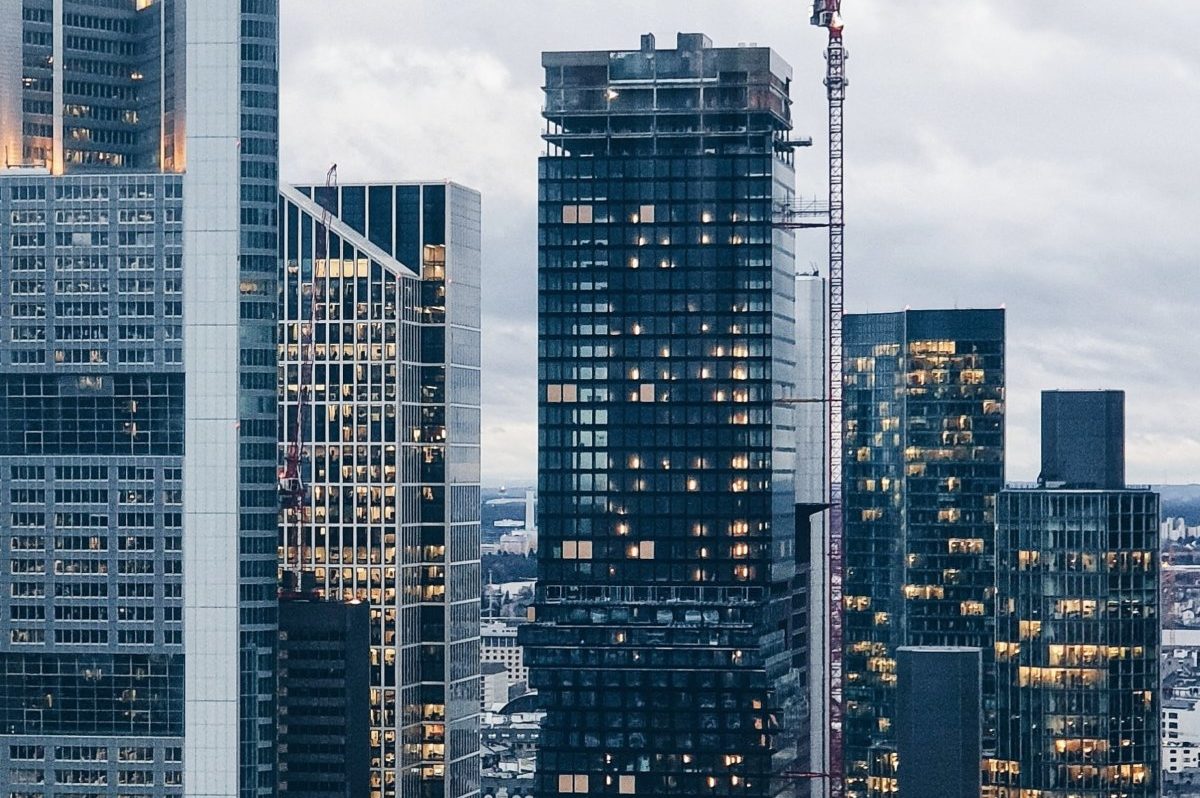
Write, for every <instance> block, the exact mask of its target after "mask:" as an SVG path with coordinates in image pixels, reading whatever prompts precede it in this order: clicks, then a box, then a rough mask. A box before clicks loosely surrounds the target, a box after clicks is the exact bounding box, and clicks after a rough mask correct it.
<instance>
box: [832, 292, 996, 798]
mask: <svg viewBox="0 0 1200 798" xmlns="http://www.w3.org/2000/svg"><path fill="white" fill-rule="evenodd" d="M845 347H846V349H845V418H846V450H845V461H846V467H845V502H846V505H845V512H846V515H845V524H846V527H845V545H846V555H845V563H846V572H845V588H844V590H845V602H846V605H845V606H846V626H845V663H844V668H845V701H846V731H845V756H846V768H847V791H848V793H849V794H850V795H853V796H864V795H867V794H878V793H886V792H887V791H888V790H891V789H894V787H895V783H894V780H895V773H894V766H895V732H894V729H893V723H894V721H895V711H896V705H895V701H896V696H895V692H896V649H898V648H899V647H901V646H965V647H970V648H982V649H984V695H985V697H986V696H987V695H988V689H989V685H990V684H991V667H990V663H991V657H990V651H991V643H992V595H993V592H994V589H995V588H994V581H995V576H994V570H993V568H994V549H993V539H994V536H995V527H994V524H995V518H994V515H993V513H994V507H995V499H996V494H997V492H999V490H1000V488H1001V487H1002V486H1003V483H1004V311H1002V310H906V311H903V312H900V313H880V314H866V315H848V316H847V317H846V327H845ZM985 700H986V699H985ZM988 712H989V708H988V707H987V706H985V717H984V724H985V728H984V733H985V745H986V744H987V742H986V741H987V738H988V737H989V736H990V734H989V731H988V729H989V727H990V724H989V721H988Z"/></svg>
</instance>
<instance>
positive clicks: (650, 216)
mask: <svg viewBox="0 0 1200 798" xmlns="http://www.w3.org/2000/svg"><path fill="white" fill-rule="evenodd" d="M637 215H638V217H640V219H641V221H642V223H643V224H653V223H654V206H653V205H643V206H642V207H640V208H639V209H638V213H637Z"/></svg>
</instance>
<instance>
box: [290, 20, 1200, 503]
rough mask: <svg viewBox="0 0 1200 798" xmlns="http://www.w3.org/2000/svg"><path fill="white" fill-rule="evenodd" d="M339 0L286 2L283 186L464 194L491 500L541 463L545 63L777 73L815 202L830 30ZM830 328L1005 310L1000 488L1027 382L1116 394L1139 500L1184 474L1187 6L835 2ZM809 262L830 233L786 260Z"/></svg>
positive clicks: (1199, 358) (1032, 459)
mask: <svg viewBox="0 0 1200 798" xmlns="http://www.w3.org/2000/svg"><path fill="white" fill-rule="evenodd" d="M733 9H734V6H733V5H732V4H730V3H728V2H717V0H697V1H696V2H690V3H687V4H684V3H678V2H632V0H609V1H608V2H603V3H601V2H594V1H593V0H587V1H586V2H585V1H584V0H579V1H578V2H573V3H572V4H571V5H570V9H569V11H570V13H567V12H566V11H564V8H563V6H562V5H561V4H560V3H554V4H551V3H550V2H546V0H522V2H520V3H515V4H497V3H489V2H485V0H460V2H458V3H454V4H441V3H432V2H428V1H427V0H412V1H411V2H408V3H404V4H393V3H385V2H382V0H349V1H348V2H344V3H340V4H339V5H338V8H337V13H336V14H330V12H329V7H328V6H326V5H323V4H316V3H285V4H283V9H282V13H281V16H282V31H283V42H282V48H281V54H282V66H283V75H282V98H281V101H282V123H281V133H282V169H281V180H282V181H284V182H303V181H313V180H317V179H319V178H320V177H321V175H323V174H324V171H325V169H326V168H327V167H328V165H329V164H330V163H332V162H337V163H338V164H339V172H340V174H341V175H342V177H343V179H344V180H346V181H347V182H349V181H364V180H430V179H442V178H446V179H452V180H455V181H458V182H461V183H464V184H466V185H469V186H471V187H473V188H477V189H479V190H480V191H482V192H483V202H484V206H483V207H484V304H483V326H484V353H483V354H484V396H483V404H484V408H483V481H484V483H485V484H491V485H499V484H514V485H515V484H523V483H528V484H531V483H532V481H533V479H534V476H535V475H534V471H535V469H536V448H537V429H536V427H537V419H536V402H535V399H536V361H537V349H536V329H535V314H536V277H535V276H536V263H537V259H536V237H537V232H536V231H537V225H536V208H537V194H536V159H537V156H538V153H539V152H540V150H541V140H540V138H539V135H540V133H541V120H540V116H539V114H540V103H541V94H540V90H539V87H540V85H541V81H542V71H541V68H540V54H541V51H542V50H566V49H587V48H613V49H633V48H636V47H637V44H638V36H639V35H640V34H642V33H645V32H648V31H653V32H654V33H655V34H657V35H658V36H659V40H660V42H665V41H672V40H673V39H674V34H675V32H676V31H696V32H704V33H707V34H708V35H709V36H711V37H712V38H713V39H714V42H715V44H717V45H718V46H721V45H726V46H728V45H734V44H737V43H739V42H757V43H759V44H762V45H769V46H771V47H773V48H775V49H776V50H777V51H778V52H779V53H780V54H781V55H782V56H783V57H784V58H785V59H786V60H788V61H789V62H791V63H792V65H793V66H794V68H795V78H794V82H793V86H792V97H793V100H794V101H795V104H794V106H793V118H794V121H795V125H796V135H797V136H804V135H811V136H812V137H813V139H814V141H815V143H816V146H814V147H813V148H812V149H811V150H806V151H800V152H799V154H798V157H797V171H798V181H797V182H798V189H799V191H800V192H801V193H803V194H805V195H809V196H812V195H817V196H824V193H825V188H824V170H825V151H824V146H823V141H824V137H825V101H824V89H823V87H822V85H821V80H822V77H823V74H824V63H823V58H822V53H823V45H824V37H823V35H822V33H821V32H819V31H817V30H815V29H812V28H810V27H809V25H808V22H807V19H806V14H805V9H804V4H799V5H797V4H795V3H783V2H775V1H774V0H772V1H771V2H761V3H755V4H752V5H746V4H738V5H737V6H736V11H734V10H733ZM845 17H846V20H847V29H846V42H847V47H848V49H849V51H850V54H851V58H850V60H849V62H848V73H849V76H850V86H849V90H848V98H847V135H846V141H847V144H846V153H847V155H846V157H847V169H846V173H847V189H846V195H847V199H846V201H847V261H846V262H847V294H846V296H847V309H848V310H849V311H852V312H874V311H888V310H900V309H903V308H904V307H906V306H909V305H911V306H913V307H939V306H944V307H998V306H1001V305H1003V306H1005V307H1006V308H1007V311H1008V320H1009V321H1008V356H1007V365H1008V385H1009V396H1008V405H1009V415H1008V474H1007V476H1008V479H1009V480H1018V481H1024V480H1031V479H1033V478H1034V477H1035V476H1036V474H1037V468H1038V457H1039V453H1040V450H1039V445H1038V432H1037V427H1038V406H1039V400H1040V392H1041V390H1042V389H1045V388H1119V389H1124V390H1125V391H1126V392H1127V414H1128V420H1127V432H1128V476H1129V480H1130V481H1131V482H1135V483H1143V482H1152V483H1183V482H1198V481H1200V414H1197V413H1196V412H1195V407H1196V403H1197V401H1198V397H1197V386H1198V384H1200V351H1198V350H1197V347H1196V346H1195V342H1196V339H1197V333H1196V331H1195V324H1196V321H1195V319H1196V312H1195V310H1196V303H1197V301H1198V300H1197V298H1198V296H1200V277H1197V274H1198V273H1200V268H1198V267H1200V264H1198V263H1197V255H1196V253H1197V252H1198V251H1200V226H1197V225H1196V224H1195V222H1194V220H1195V217H1196V211H1197V201H1196V200H1195V198H1194V197H1195V194H1194V186H1195V183H1196V182H1197V178H1198V177H1200V150H1198V149H1197V148H1196V147H1195V146H1194V141H1193V139H1194V132H1195V130H1196V129H1197V128H1198V127H1200V110H1198V109H1200V53H1198V52H1197V51H1196V50H1195V47H1194V42H1193V41H1192V38H1193V37H1192V35H1191V33H1192V32H1193V31H1195V30H1197V29H1200V5H1194V6H1193V5H1190V4H1189V5H1184V4H1179V3H1172V2H1167V0H1144V2H1141V3H1139V4H1138V5H1137V13H1136V15H1134V14H1131V13H1130V6H1129V4H1128V3H1127V2H1117V1H1116V0H1092V1H1090V2H1084V1H1083V0H1064V1H1063V2H1059V3H1055V4H1054V5H1053V6H1051V7H1047V6H1046V4H1045V3H1042V2H1036V1H1035V0H1009V1H1008V2H1004V3H997V2H994V1H989V0H909V2H906V3H903V4H898V3H888V2H885V0H846V3H845ZM810 261H811V262H815V263H817V264H818V265H819V266H820V267H821V268H822V269H823V268H824V265H825V259H824V240H823V233H821V232H819V231H814V232H813V233H810V234H809V235H808V236H807V237H802V238H801V252H800V265H801V267H802V268H803V267H805V265H806V264H807V263H808V262H810Z"/></svg>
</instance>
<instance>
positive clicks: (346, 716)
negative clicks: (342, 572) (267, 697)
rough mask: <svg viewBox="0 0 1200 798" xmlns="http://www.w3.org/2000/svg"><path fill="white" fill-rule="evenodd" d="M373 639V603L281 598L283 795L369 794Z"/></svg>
mask: <svg viewBox="0 0 1200 798" xmlns="http://www.w3.org/2000/svg"><path fill="white" fill-rule="evenodd" d="M370 640H371V638H370V608H369V607H368V606H367V605H366V604H362V603H354V602H350V603H347V602H342V601H323V600H321V598H320V597H318V596H316V595H312V594H308V595H306V594H303V593H283V594H281V595H280V601H279V778H278V782H279V793H280V794H281V795H286V796H288V798H368V796H369V795H370V774H371V770H370V762H369V752H370V747H369V738H370V727H371V718H370V692H371V684H370V681H371V680H370V668H371V664H370V663H371V660H370V656H371V646H370Z"/></svg>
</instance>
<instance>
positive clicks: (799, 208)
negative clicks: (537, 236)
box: [774, 0, 846, 798]
mask: <svg viewBox="0 0 1200 798" xmlns="http://www.w3.org/2000/svg"><path fill="white" fill-rule="evenodd" d="M841 11H842V3H841V0H814V2H813V7H812V19H811V22H812V24H813V25H815V26H817V27H820V28H825V29H826V30H827V31H829V44H828V46H827V48H826V50H825V90H826V95H827V98H828V100H829V201H828V203H827V204H825V203H821V202H819V201H817V200H810V201H803V200H801V201H792V202H790V203H784V204H783V205H781V206H778V207H776V208H775V213H774V220H775V225H776V226H777V227H782V228H785V229H791V230H800V229H806V228H814V227H827V228H828V229H829V305H828V314H829V315H828V319H827V336H828V337H827V344H826V345H827V352H826V354H827V357H826V363H827V364H828V373H827V378H826V385H827V388H826V390H827V395H826V397H825V398H824V399H796V400H791V402H794V403H816V402H821V403H824V404H825V407H826V425H827V427H826V429H827V438H826V440H827V441H828V446H829V451H828V458H827V462H828V467H829V473H828V479H829V524H828V526H827V533H826V535H827V541H826V543H827V547H828V555H827V556H828V559H827V567H828V577H827V582H826V585H827V591H828V593H827V600H826V610H827V612H828V619H827V621H828V630H827V637H826V640H827V646H828V657H829V688H828V689H829V695H828V710H827V711H828V713H829V716H828V723H829V732H828V733H829V737H828V751H827V754H828V761H827V762H826V763H825V765H826V768H825V770H822V771H815V772H794V773H789V774H786V775H788V776H789V777H791V778H795V779H824V780H826V782H827V784H828V795H829V796H830V798H844V796H845V794H846V772H845V756H844V748H843V746H844V739H843V736H844V720H845V718H844V710H843V700H842V685H843V674H842V663H843V635H844V629H845V627H844V613H845V610H844V607H843V603H842V594H843V578H844V570H845V562H844V551H845V550H844V546H843V528H844V519H843V504H842V502H843V497H842V456H843V453H842V438H843V430H844V428H843V413H842V357H843V351H842V314H843V288H844V281H843V266H844V263H843V255H844V252H845V247H844V233H845V227H844V225H845V219H844V205H843V201H844V196H843V191H842V177H843V170H842V154H843V151H842V104H843V102H844V101H845V99H846V50H845V48H844V46H843V43H842V28H843V23H842V15H841Z"/></svg>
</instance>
